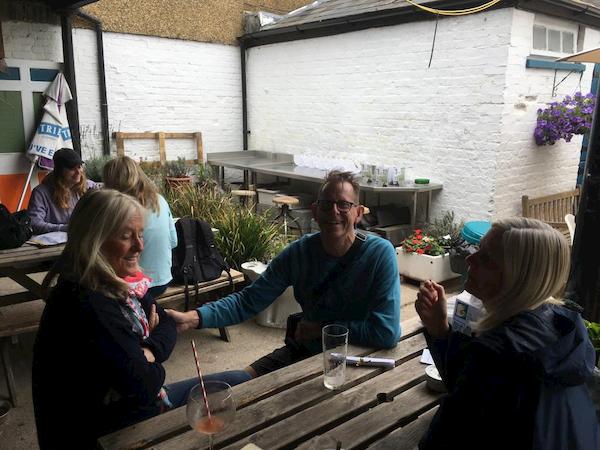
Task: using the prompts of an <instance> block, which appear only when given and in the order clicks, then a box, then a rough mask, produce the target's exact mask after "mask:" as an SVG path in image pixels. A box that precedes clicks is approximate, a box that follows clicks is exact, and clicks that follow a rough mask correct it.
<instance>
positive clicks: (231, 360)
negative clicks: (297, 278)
mask: <svg viewBox="0 0 600 450" xmlns="http://www.w3.org/2000/svg"><path fill="white" fill-rule="evenodd" d="M12 290H13V287H12V286H9V285H7V284H6V283H4V284H3V283H2V282H1V281H0V293H1V292H7V291H12ZM449 290H450V291H452V290H454V291H455V290H456V286H455V285H454V289H449ZM416 291H417V286H416V285H415V284H410V283H408V282H405V283H403V284H402V312H401V314H402V316H401V317H402V320H407V319H409V318H411V317H413V316H414V315H415V312H414V307H413V303H414V299H415V296H416ZM229 330H230V333H231V337H232V342H230V343H227V342H224V341H222V340H220V339H219V333H218V331H217V330H193V331H190V332H188V333H186V334H184V335H181V336H180V338H179V340H178V343H177V346H176V348H175V350H174V352H173V354H172V356H171V358H170V359H169V361H167V362H166V364H165V366H166V370H167V382H173V381H178V380H181V379H184V378H189V377H193V376H195V370H196V369H195V366H194V363H193V359H192V354H191V350H190V338H192V337H193V338H194V339H195V341H196V345H197V347H198V349H199V352H200V358H201V361H202V364H203V370H204V371H205V372H206V373H213V372H218V371H222V370H230V369H237V368H243V367H245V366H246V365H248V364H249V363H251V362H252V361H254V360H256V359H257V358H259V357H260V356H262V355H264V354H265V353H268V352H269V351H271V350H272V349H274V348H276V347H278V346H280V345H282V341H283V337H284V330H281V329H275V328H267V327H262V326H259V325H257V324H256V323H255V322H254V321H248V322H246V323H243V324H240V325H237V326H234V327H230V328H229ZM33 340H34V336H33V335H32V334H31V335H24V336H21V337H20V339H19V342H18V343H17V344H15V345H13V346H12V349H11V356H12V359H13V364H14V368H15V377H16V381H17V388H18V390H19V393H20V405H19V406H18V407H16V408H13V409H12V410H11V411H10V413H9V417H8V420H7V422H6V423H5V424H3V425H0V434H1V436H0V447H1V448H3V449H36V448H38V446H37V440H36V433H35V423H34V419H33V407H32V401H31V357H32V346H33ZM57 370H60V368H57ZM7 396H8V392H7V389H6V382H5V379H4V373H2V374H1V375H0V397H1V398H7Z"/></svg>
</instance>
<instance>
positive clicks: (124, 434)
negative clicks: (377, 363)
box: [99, 346, 369, 449]
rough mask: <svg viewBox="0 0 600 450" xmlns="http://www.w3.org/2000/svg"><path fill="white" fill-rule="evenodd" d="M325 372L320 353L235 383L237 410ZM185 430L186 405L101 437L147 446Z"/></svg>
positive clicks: (107, 442) (107, 443) (110, 443)
mask: <svg viewBox="0 0 600 450" xmlns="http://www.w3.org/2000/svg"><path fill="white" fill-rule="evenodd" d="M348 349H349V351H350V350H352V351H353V352H354V353H356V354H357V355H365V354H368V353H369V351H368V350H366V349H364V348H362V347H356V346H349V347H348ZM322 372H323V357H322V355H321V354H319V355H315V356H313V357H310V358H307V359H305V360H304V361H301V362H299V363H296V364H294V365H293V366H288V367H284V368H282V369H280V370H277V371H275V372H272V373H270V374H269V376H263V377H259V378H255V379H253V380H250V381H247V382H246V383H243V384H240V385H237V386H234V387H233V392H234V395H235V402H236V407H237V409H238V410H240V409H243V408H245V407H247V406H248V405H251V404H253V403H256V402H257V401H259V400H261V399H263V398H266V397H269V396H270V395H273V394H276V393H278V392H281V391H282V390H284V389H286V388H289V387H290V386H295V385H298V384H299V383H301V382H303V381H306V380H307V379H312V378H314V377H316V376H318V375H320V374H321V373H322ZM182 429H185V430H189V426H188V424H187V418H186V416H185V408H184V407H182V408H178V409H176V410H174V411H169V412H168V413H165V414H161V415H160V416H157V417H153V418H151V419H148V420H146V421H144V422H140V423H138V424H135V425H132V426H130V427H128V428H124V429H122V430H119V431H116V432H114V433H112V434H109V435H106V436H104V437H102V438H100V440H99V442H100V446H101V447H102V448H105V449H112V448H121V449H123V448H138V447H146V446H148V445H149V444H151V443H155V442H158V441H160V440H164V439H165V437H168V436H170V435H172V434H173V433H175V432H177V431H178V430H182Z"/></svg>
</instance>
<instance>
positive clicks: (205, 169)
mask: <svg viewBox="0 0 600 450" xmlns="http://www.w3.org/2000/svg"><path fill="white" fill-rule="evenodd" d="M196 184H198V186H204V185H208V186H209V187H214V186H216V185H217V182H216V181H215V179H214V177H213V171H212V169H211V166H209V165H208V164H198V168H197V169H196Z"/></svg>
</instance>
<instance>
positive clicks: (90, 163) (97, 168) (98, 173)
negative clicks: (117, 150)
mask: <svg viewBox="0 0 600 450" xmlns="http://www.w3.org/2000/svg"><path fill="white" fill-rule="evenodd" d="M111 159H112V156H110V155H101V156H93V157H92V158H90V159H87V160H86V161H85V176H86V177H87V178H88V179H89V180H92V181H95V182H96V183H101V182H102V169H104V165H105V164H106V163H107V162H108V161H110V160H111Z"/></svg>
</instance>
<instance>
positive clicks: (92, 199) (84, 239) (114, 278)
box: [42, 189, 144, 298]
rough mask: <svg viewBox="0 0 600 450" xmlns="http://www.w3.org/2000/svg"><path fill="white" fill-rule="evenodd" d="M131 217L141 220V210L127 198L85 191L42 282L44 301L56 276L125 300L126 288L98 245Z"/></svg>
mask: <svg viewBox="0 0 600 450" xmlns="http://www.w3.org/2000/svg"><path fill="white" fill-rule="evenodd" d="M135 213H139V214H140V215H141V216H142V217H143V215H144V208H143V207H142V205H140V204H139V203H138V202H137V201H136V200H135V199H134V198H133V197H131V196H129V195H125V194H123V193H121V192H118V191H115V190H112V189H102V190H90V191H88V192H87V193H86V194H85V195H84V196H83V197H82V198H81V199H80V200H79V202H77V206H75V210H74V211H73V215H72V216H71V221H70V222H69V231H68V239H67V244H66V246H65V249H64V250H63V253H62V255H61V256H60V258H59V260H58V261H57V262H56V264H55V265H54V267H52V269H51V270H50V271H49V272H48V274H47V275H46V277H45V278H44V281H43V283H42V291H43V293H44V298H47V296H48V293H49V287H50V284H51V283H52V282H53V281H54V279H55V278H56V277H57V276H58V275H61V276H64V277H65V278H67V279H69V280H71V281H74V282H76V283H79V284H80V285H81V286H83V287H86V288H88V289H91V290H93V291H99V292H101V293H103V294H105V295H107V296H109V297H114V298H125V297H127V284H126V283H125V282H124V281H123V279H121V278H120V277H119V276H118V275H117V274H116V273H115V271H114V269H113V267H112V266H111V265H110V263H109V262H108V259H107V258H106V255H104V254H103V252H102V245H103V244H104V243H105V242H106V240H107V239H109V238H111V237H114V236H117V235H118V234H119V233H120V231H121V230H122V229H123V227H124V226H125V224H127V222H129V220H130V219H131V217H132V216H133V215H134V214H135Z"/></svg>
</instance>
